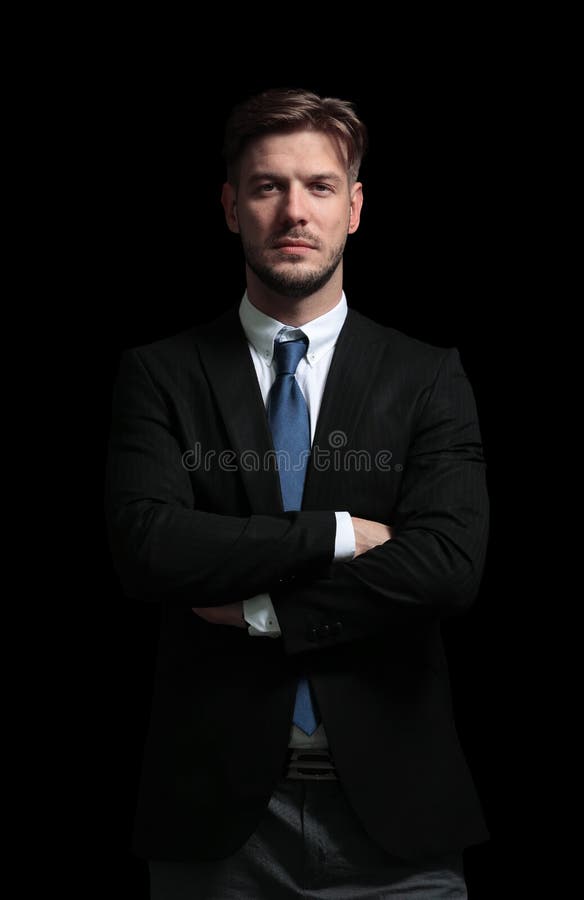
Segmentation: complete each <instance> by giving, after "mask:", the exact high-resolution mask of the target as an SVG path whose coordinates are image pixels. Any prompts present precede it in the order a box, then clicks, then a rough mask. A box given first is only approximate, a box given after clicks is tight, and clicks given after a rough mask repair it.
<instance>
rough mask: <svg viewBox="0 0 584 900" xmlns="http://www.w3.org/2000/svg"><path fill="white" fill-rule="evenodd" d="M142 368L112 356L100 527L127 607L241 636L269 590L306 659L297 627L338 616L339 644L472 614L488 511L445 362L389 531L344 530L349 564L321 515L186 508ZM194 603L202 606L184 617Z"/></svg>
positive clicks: (454, 370)
mask: <svg viewBox="0 0 584 900" xmlns="http://www.w3.org/2000/svg"><path fill="white" fill-rule="evenodd" d="M147 363H148V364H147ZM152 368H154V365H153V364H152V361H151V360H148V359H147V358H146V359H144V358H143V356H142V354H141V353H139V352H138V351H129V352H128V353H126V354H125V355H124V357H123V359H122V362H121V366H120V375H119V377H118V382H117V387H116V392H115V396H114V416H113V424H112V437H111V445H110V456H109V464H108V478H107V517H108V526H109V533H110V543H111V547H112V553H113V557H114V563H115V564H116V568H117V570H118V574H119V575H120V579H121V581H122V584H123V586H124V588H125V589H126V592H127V593H129V594H130V596H142V597H143V598H144V599H146V600H148V599H150V600H158V599H159V597H160V596H164V597H165V599H166V600H167V601H168V602H171V603H176V604H180V605H185V606H188V607H190V608H193V609H194V610H195V613H196V614H197V615H199V616H202V617H204V618H206V619H207V621H212V622H216V623H217V624H219V623H221V624H230V625H233V626H236V627H245V622H243V621H242V603H243V601H244V600H246V599H248V598H250V597H253V596H255V595H257V594H260V593H263V592H266V591H267V592H270V596H271V597H272V600H273V603H274V609H275V611H276V613H277V617H278V621H279V622H280V624H281V625H282V635H283V639H284V645H285V647H286V649H287V651H288V652H298V651H300V650H302V649H306V648H307V646H308V645H307V643H306V639H305V635H303V633H302V628H303V623H304V622H305V621H308V620H312V621H314V620H315V619H316V621H318V620H319V618H320V621H327V619H328V617H330V616H335V618H336V617H338V616H342V618H343V620H344V622H345V623H346V627H345V628H344V629H343V635H342V637H339V640H352V639H354V638H359V637H363V636H364V635H367V634H375V633H378V631H379V629H382V628H383V627H385V626H386V625H387V624H388V623H391V622H393V621H394V618H395V616H401V615H404V614H405V615H408V616H409V615H412V614H413V615H418V614H422V615H425V614H430V615H431V616H435V615H437V614H449V613H453V612H458V611H462V610H464V609H465V608H466V607H467V606H468V605H469V604H470V603H471V602H472V600H473V599H474V597H475V595H476V592H477V590H478V585H479V582H480V577H481V574H482V568H483V565H484V558H485V551H486V540H487V530H488V500H487V495H486V485H485V471H484V469H485V466H484V459H483V456H482V447H481V440H480V433H479V429H478V423H477V417H476V409H475V405H474V398H473V395H472V391H471V388H470V385H469V384H468V381H467V379H466V375H465V374H464V371H463V370H462V367H461V365H460V360H459V358H458V353H457V352H456V351H454V350H452V351H445V352H444V354H443V356H442V357H441V359H440V361H439V365H438V368H437V371H436V373H435V377H434V379H433V381H432V382H431V383H429V384H428V385H427V386H426V388H425V389H424V402H423V403H421V404H420V408H419V409H417V410H416V414H415V422H414V427H413V428H412V437H411V440H410V443H409V449H408V456H407V459H406V465H405V471H404V475H403V480H402V484H401V487H400V495H399V498H398V502H397V504H396V505H395V506H394V508H393V512H392V523H391V527H390V526H389V525H387V524H383V523H380V522H372V521H369V520H367V519H353V527H354V529H355V537H356V552H355V556H354V558H353V559H352V560H350V561H347V562H339V563H334V564H331V563H332V561H333V557H334V542H335V528H336V525H335V515H334V512H333V511H300V512H293V513H280V514H276V515H252V516H248V517H238V516H231V515H224V514H217V513H213V512H204V511H201V510H199V509H197V503H196V498H195V497H194V495H193V486H192V483H191V480H190V476H189V473H188V472H187V471H186V470H185V468H184V467H183V466H182V464H181V452H180V445H179V442H178V440H177V437H176V417H175V414H174V411H173V410H172V409H170V408H169V403H168V399H167V398H168V394H169V391H168V389H166V390H165V388H167V387H168V386H166V385H164V386H163V387H160V386H159V384H158V381H159V379H158V378H154V377H153V375H152V373H151V370H152ZM298 575H299V576H300V577H298V578H297V577H296V576H298ZM290 576H294V580H293V583H292V582H291V581H290ZM195 596H197V597H198V598H199V603H204V606H197V607H193V606H192V603H193V598H194V597H195Z"/></svg>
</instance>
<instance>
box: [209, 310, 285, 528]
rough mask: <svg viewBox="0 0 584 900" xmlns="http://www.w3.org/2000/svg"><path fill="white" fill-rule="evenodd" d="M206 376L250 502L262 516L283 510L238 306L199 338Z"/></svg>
mask: <svg viewBox="0 0 584 900" xmlns="http://www.w3.org/2000/svg"><path fill="white" fill-rule="evenodd" d="M197 343H198V346H199V351H200V356H201V361H202V364H203V367H204V369H205V371H206V373H207V377H208V379H209V383H210V385H211V389H212V390H213V392H214V394H215V397H216V400H217V405H218V407H219V411H220V413H221V416H222V418H223V422H224V424H225V428H226V430H227V433H228V435H229V440H230V442H231V446H232V448H233V450H234V451H235V453H236V454H237V465H238V466H239V472H240V474H241V478H242V480H243V483H244V487H245V491H246V494H247V496H248V499H249V504H250V509H251V511H252V512H253V513H255V514H258V515H261V514H263V515H270V514H271V515H273V514H274V513H276V512H281V511H282V498H281V494H280V479H279V476H278V473H277V472H276V471H275V469H274V466H273V465H265V463H264V460H265V459H266V454H269V453H270V451H272V450H273V445H272V438H271V434H270V429H269V426H268V421H267V417H266V412H265V407H264V402H263V399H262V394H261V391H260V387H259V384H258V380H257V376H256V372H255V368H254V365H253V362H252V359H251V355H250V352H249V347H248V344H247V340H246V337H245V334H244V332H243V329H242V327H241V323H240V321H239V315H238V311H237V307H234V308H232V309H230V310H229V311H228V312H227V313H226V314H225V315H224V316H222V317H221V318H220V319H218V320H216V321H214V322H212V323H210V324H209V325H206V326H204V327H203V328H202V329H201V330H200V331H198V334H197Z"/></svg>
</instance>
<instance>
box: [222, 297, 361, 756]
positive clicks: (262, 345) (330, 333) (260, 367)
mask: <svg viewBox="0 0 584 900" xmlns="http://www.w3.org/2000/svg"><path fill="white" fill-rule="evenodd" d="M346 316H347V300H346V298H345V294H344V292H343V293H342V294H341V298H340V300H339V302H338V304H337V305H336V306H335V307H334V308H333V309H331V310H329V312H327V313H325V314H324V315H323V316H319V317H318V318H317V319H313V320H312V321H311V322H307V323H306V324H305V325H303V326H302V328H301V331H302V332H303V333H304V334H305V335H306V337H307V338H308V348H307V351H306V355H305V356H303V358H302V359H301V360H300V362H299V363H298V368H297V369H296V380H297V382H298V384H299V386H300V389H301V391H302V393H303V395H304V399H305V400H306V405H307V406H308V414H309V417H310V440H311V443H312V441H313V440H314V433H315V431H316V423H317V420H318V413H319V410H320V404H321V401H322V395H323V393H324V386H325V383H326V379H327V375H328V371H329V368H330V364H331V360H332V356H333V350H334V348H335V344H336V342H337V338H338V336H339V333H340V331H341V328H342V327H343V323H344V321H345V318H346ZM239 318H240V321H241V325H242V327H243V330H244V332H245V336H246V337H247V340H248V343H249V350H250V353H251V358H252V360H253V364H254V367H255V370H256V375H257V377H258V382H259V386H260V390H261V392H262V397H263V400H264V404H267V402H268V394H269V392H270V388H271V386H272V384H273V383H274V380H275V378H276V368H275V366H274V364H273V359H274V340H275V338H276V336H280V338H281V337H282V334H285V332H287V331H297V330H298V329H296V328H295V327H294V326H292V325H284V324H283V323H282V322H278V320H277V319H273V318H272V317H271V316H267V315H266V314H265V313H263V312H260V310H259V309H257V308H256V307H255V306H253V305H252V304H251V302H250V300H249V298H248V296H247V293H245V294H244V296H243V299H242V301H241V304H240V307H239ZM291 337H292V336H291ZM335 516H336V520H337V530H336V536H335V552H334V558H335V560H348V559H353V556H354V554H355V532H354V530H353V525H352V522H351V516H350V514H349V513H348V512H336V513H335ZM243 615H244V618H245V621H246V622H247V623H248V632H249V634H250V635H251V636H252V637H273V638H277V637H280V635H281V634H282V632H281V630H280V626H279V623H278V619H277V617H276V613H275V610H274V607H273V605H272V601H271V599H270V595H269V594H267V593H264V594H258V595H257V596H256V597H251V598H249V599H248V600H244V602H243ZM327 745H328V742H327V740H326V735H325V733H324V728H323V725H322V723H321V724H320V725H319V727H318V728H317V730H316V731H315V733H314V734H313V735H311V736H308V735H306V734H305V733H304V732H303V731H301V730H300V729H299V728H297V727H296V726H295V725H293V726H292V731H291V735H290V744H289V746H290V747H295V748H306V747H326V746H327Z"/></svg>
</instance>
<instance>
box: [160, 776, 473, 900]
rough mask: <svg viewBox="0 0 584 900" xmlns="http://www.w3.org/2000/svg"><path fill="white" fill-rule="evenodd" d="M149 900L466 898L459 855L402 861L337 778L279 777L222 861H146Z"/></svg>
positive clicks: (450, 899) (427, 899) (462, 899)
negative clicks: (377, 837) (253, 824)
mask: <svg viewBox="0 0 584 900" xmlns="http://www.w3.org/2000/svg"><path fill="white" fill-rule="evenodd" d="M149 863H150V896H151V900H235V898H237V900H292V898H295V900H297V898H305V900H316V898H318V900H386V898H392V897H393V898H404V900H466V898H467V892H466V886H465V882H464V876H463V872H462V857H461V855H460V854H454V855H451V856H448V857H443V858H442V857H441V858H439V859H433V860H427V861H425V862H423V863H417V864H415V865H414V864H412V863H406V862H404V861H403V860H400V859H397V858H396V857H393V856H391V855H390V854H388V853H386V852H385V851H384V850H383V848H381V847H380V846H379V845H378V844H376V843H375V842H374V841H372V839H371V838H370V837H369V836H368V834H367V832H366V831H365V830H364V828H363V826H362V825H361V823H360V821H359V820H358V819H357V818H356V816H355V813H354V812H353V811H352V809H351V807H350V806H349V803H348V801H347V799H346V797H345V794H344V792H343V790H342V788H341V786H340V784H339V782H338V781H323V782H315V781H291V780H286V779H283V780H282V781H281V782H280V783H279V784H278V787H277V789H276V790H275V791H274V793H273V795H272V798H271V800H270V803H269V805H268V807H267V809H266V811H265V813H264V816H263V818H262V820H261V821H260V824H259V825H258V828H257V829H256V831H255V832H254V833H253V834H252V835H251V837H250V838H249V839H248V840H247V841H246V842H245V844H244V845H243V846H242V847H240V848H239V850H237V851H236V852H235V853H234V854H232V855H231V856H228V857H227V858H225V859H220V860H212V861H202V862H167V861H159V860H150V861H149Z"/></svg>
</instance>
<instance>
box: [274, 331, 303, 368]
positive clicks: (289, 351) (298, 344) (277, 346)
mask: <svg viewBox="0 0 584 900" xmlns="http://www.w3.org/2000/svg"><path fill="white" fill-rule="evenodd" d="M307 346H308V339H307V338H306V336H305V335H304V336H303V337H301V338H296V339H295V340H293V341H274V359H275V361H276V374H277V375H294V374H295V372H296V369H297V368H298V363H299V362H300V360H301V359H302V357H303V356H304V354H305V353H306V348H307Z"/></svg>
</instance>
